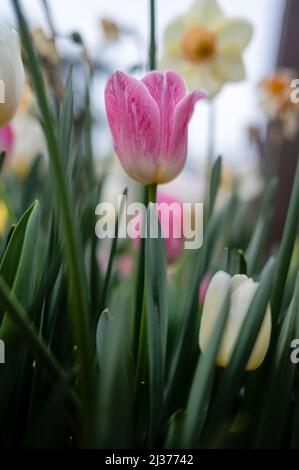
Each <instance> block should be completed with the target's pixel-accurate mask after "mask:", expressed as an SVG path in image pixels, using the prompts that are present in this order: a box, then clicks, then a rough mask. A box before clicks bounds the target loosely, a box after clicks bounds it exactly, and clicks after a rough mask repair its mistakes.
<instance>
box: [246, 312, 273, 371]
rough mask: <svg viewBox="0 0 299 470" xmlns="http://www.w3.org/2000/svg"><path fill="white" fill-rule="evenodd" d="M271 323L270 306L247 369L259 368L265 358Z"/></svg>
mask: <svg viewBox="0 0 299 470" xmlns="http://www.w3.org/2000/svg"><path fill="white" fill-rule="evenodd" d="M271 325H272V321H271V312H270V307H268V308H267V311H266V315H265V318H264V321H263V323H262V327H261V329H260V332H259V335H258V337H257V340H256V342H255V345H254V348H253V350H252V353H251V355H250V358H249V361H248V363H247V366H246V370H254V369H257V368H258V367H259V366H260V365H261V363H262V362H263V360H264V359H265V356H266V354H267V351H268V348H269V344H270V338H271Z"/></svg>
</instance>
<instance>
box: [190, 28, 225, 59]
mask: <svg viewBox="0 0 299 470" xmlns="http://www.w3.org/2000/svg"><path fill="white" fill-rule="evenodd" d="M181 45H182V53H183V55H184V57H185V58H186V59H187V60H189V61H191V62H193V63H196V64H200V63H201V62H206V61H207V60H209V59H211V58H212V57H213V55H214V54H215V50H216V34H215V33H213V32H212V31H208V30H207V29H205V28H203V27H202V26H194V28H192V29H190V30H189V31H187V32H186V33H185V34H184V36H183V38H182V43H181Z"/></svg>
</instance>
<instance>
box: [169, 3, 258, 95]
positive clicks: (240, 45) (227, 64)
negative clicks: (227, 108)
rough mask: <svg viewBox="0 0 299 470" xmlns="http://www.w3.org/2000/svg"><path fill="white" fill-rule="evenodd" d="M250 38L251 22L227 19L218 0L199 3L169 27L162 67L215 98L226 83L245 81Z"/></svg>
mask: <svg viewBox="0 0 299 470" xmlns="http://www.w3.org/2000/svg"><path fill="white" fill-rule="evenodd" d="M251 35H252V28H251V25H250V24H249V23H248V21H246V20H243V19H239V18H227V17H226V16H225V15H224V13H223V11H222V10H221V9H220V7H219V6H218V4H217V2H216V0H196V1H195V2H194V4H193V5H192V7H191V9H190V10H189V11H188V12H187V13H186V14H184V15H182V16H179V17H177V18H175V19H174V20H173V21H172V22H171V23H170V24H169V25H168V27H167V28H166V31H165V35H164V53H163V56H162V60H161V68H162V69H168V68H172V69H173V70H176V71H178V72H179V73H181V74H182V75H183V77H184V78H185V79H186V80H187V83H188V85H189V87H190V88H197V87H199V88H204V89H205V90H207V91H208V93H209V97H210V98H212V97H213V96H215V95H216V94H217V93H218V92H219V91H220V89H221V88H222V86H223V85H224V83H226V82H236V81H240V80H243V79H244V78H245V69H244V64H243V60H242V52H243V50H244V49H245V47H246V46H247V44H248V43H249V41H250V38H251Z"/></svg>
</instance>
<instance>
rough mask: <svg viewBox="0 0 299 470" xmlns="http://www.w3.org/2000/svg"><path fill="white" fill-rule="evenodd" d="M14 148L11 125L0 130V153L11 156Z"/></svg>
mask: <svg viewBox="0 0 299 470" xmlns="http://www.w3.org/2000/svg"><path fill="white" fill-rule="evenodd" d="M13 148H14V131H13V128H12V126H11V124H7V126H5V127H1V128H0V151H4V152H6V153H7V155H11V154H12V152H13Z"/></svg>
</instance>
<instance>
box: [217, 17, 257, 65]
mask: <svg viewBox="0 0 299 470" xmlns="http://www.w3.org/2000/svg"><path fill="white" fill-rule="evenodd" d="M217 33H218V34H217V45H218V50H219V52H220V53H222V52H225V53H226V54H229V55H231V56H234V55H236V54H241V52H242V51H243V50H244V49H245V47H246V46H247V45H248V43H249V41H250V39H251V36H252V26H251V25H250V23H248V21H246V20H242V19H238V18H232V19H228V20H225V21H224V22H223V23H222V24H221V25H220V26H219V28H218V31H217Z"/></svg>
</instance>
